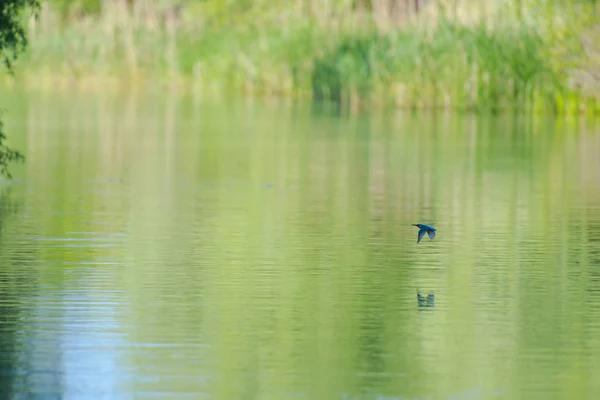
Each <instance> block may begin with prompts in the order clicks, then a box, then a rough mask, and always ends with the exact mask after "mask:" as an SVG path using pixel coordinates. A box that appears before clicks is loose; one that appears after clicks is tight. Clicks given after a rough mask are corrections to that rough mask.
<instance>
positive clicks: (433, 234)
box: [427, 229, 435, 239]
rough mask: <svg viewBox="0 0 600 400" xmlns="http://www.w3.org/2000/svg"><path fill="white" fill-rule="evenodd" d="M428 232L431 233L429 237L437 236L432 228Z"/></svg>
mask: <svg viewBox="0 0 600 400" xmlns="http://www.w3.org/2000/svg"><path fill="white" fill-rule="evenodd" d="M427 234H428V235H429V239H433V238H434V237H435V231H432V230H431V229H430V230H428V231H427Z"/></svg>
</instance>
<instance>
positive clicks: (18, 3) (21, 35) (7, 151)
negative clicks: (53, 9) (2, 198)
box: [0, 0, 39, 179]
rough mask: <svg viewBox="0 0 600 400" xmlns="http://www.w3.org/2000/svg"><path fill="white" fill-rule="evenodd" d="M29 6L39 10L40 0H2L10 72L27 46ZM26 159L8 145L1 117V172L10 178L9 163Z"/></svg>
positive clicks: (0, 34)
mask: <svg viewBox="0 0 600 400" xmlns="http://www.w3.org/2000/svg"><path fill="white" fill-rule="evenodd" d="M28 8H29V9H30V10H31V11H35V10H37V9H38V8H39V0H0V55H1V56H0V57H1V58H2V61H3V62H4V64H5V65H6V67H7V68H8V70H9V71H10V72H12V63H13V61H15V60H16V58H17V57H18V56H19V54H20V53H21V52H22V51H23V50H25V48H26V47H27V34H26V32H25V28H24V26H23V20H22V16H23V11H24V10H25V9H28ZM24 160H25V157H24V156H23V154H21V153H20V152H18V151H16V150H13V149H11V148H10V147H8V146H7V145H6V134H5V133H4V124H3V122H2V120H1V119H0V174H1V175H4V176H5V177H7V178H9V179H10V178H11V174H10V171H9V169H8V166H9V164H10V163H12V162H15V161H24Z"/></svg>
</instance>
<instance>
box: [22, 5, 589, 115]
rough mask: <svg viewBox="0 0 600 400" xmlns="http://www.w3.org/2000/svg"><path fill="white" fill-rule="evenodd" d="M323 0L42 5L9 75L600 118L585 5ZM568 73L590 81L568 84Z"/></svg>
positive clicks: (37, 80)
mask: <svg viewBox="0 0 600 400" xmlns="http://www.w3.org/2000/svg"><path fill="white" fill-rule="evenodd" d="M56 1H58V0H56ZM331 1H332V2H333V3H332V2H324V1H322V0H313V1H308V0H304V1H298V0H296V1H282V2H277V3H274V2H267V1H265V0H246V1H241V2H232V1H217V0H206V1H203V2H192V3H189V6H188V7H187V8H186V9H185V12H184V13H183V14H181V15H179V16H174V15H173V14H170V13H169V12H168V11H165V8H162V9H159V8H150V9H148V8H147V7H146V8H144V9H142V8H138V9H133V10H132V9H128V8H127V7H126V6H125V5H124V3H118V2H106V3H104V6H103V7H102V8H98V7H96V6H95V5H94V4H95V3H94V2H91V1H88V2H83V3H81V2H80V3H81V4H86V7H88V9H89V10H96V11H93V12H92V11H88V14H84V16H83V17H81V16H78V17H66V16H65V15H71V14H68V13H67V14H65V11H64V7H63V8H59V7H58V6H56V7H55V8H52V3H51V4H50V5H47V6H46V7H44V9H43V11H42V13H41V16H40V18H39V20H38V21H37V22H36V23H35V25H33V24H31V23H30V36H31V41H30V48H29V51H28V53H27V54H26V55H25V56H24V57H23V58H22V59H21V60H20V61H19V66H18V68H17V69H16V70H17V71H19V73H18V75H17V77H16V79H17V80H19V81H21V82H25V83H27V84H30V85H34V86H36V87H40V86H47V87H54V86H56V85H63V86H69V87H70V86H72V85H83V86H86V85H87V86H97V87H102V88H104V87H106V86H107V84H108V83H112V84H113V85H114V86H119V85H121V84H123V83H127V84H147V83H151V84H155V83H156V82H160V83H165V84H178V85H180V86H181V87H185V88H190V89H191V90H197V91H201V92H207V93H217V92H231V91H235V92H243V93H246V94H250V95H260V94H276V95H285V96H312V97H313V98H315V99H318V100H327V101H333V102H340V103H347V104H350V105H353V106H388V105H394V106H397V107H403V108H413V109H416V108H457V109H468V110H475V111H481V112H483V111H486V112H487V111H500V110H504V109H517V110H526V111H528V112H547V111H552V112H556V113H580V112H588V113H596V112H599V111H600V109H599V107H598V105H599V104H600V102H598V98H600V82H596V81H594V79H595V78H594V79H592V78H589V76H595V75H594V74H591V75H590V74H589V73H588V72H590V71H591V72H594V73H595V72H596V70H597V69H598V68H599V67H598V66H599V65H600V56H597V55H600V44H596V43H600V40H595V39H596V38H598V39H600V34H598V33H597V32H596V28H595V26H596V24H597V23H598V21H599V20H598V15H600V14H594V11H593V10H594V7H595V5H594V3H593V2H590V1H583V0H581V1H580V2H575V3H576V4H575V5H573V2H561V1H556V2H550V1H546V0H520V1H519V0H506V1H504V2H502V1H497V2H493V1H489V0H481V1H468V0H463V1H460V2H458V3H456V4H457V5H456V6H454V4H455V3H454V2H453V1H450V2H443V1H441V2H439V3H435V2H430V6H429V7H427V8H425V9H423V10H421V12H420V13H419V14H416V15H415V14H410V13H407V11H406V10H405V11H404V14H402V13H400V11H396V14H394V15H393V16H391V15H387V16H386V15H385V13H384V12H383V11H385V10H390V9H391V8H389V7H388V8H386V9H383V8H381V9H378V8H377V7H376V6H375V5H374V4H373V3H371V2H368V1H363V2H362V4H363V5H364V6H362V7H357V6H356V4H358V3H356V2H350V1H345V0H331ZM434 3H435V5H434ZM61 4H62V3H61ZM77 4H79V3H77ZM327 4H329V5H330V6H331V7H330V8H326V5H327ZM376 4H382V3H376ZM390 4H392V3H389V4H388V6H390ZM334 5H335V7H334ZM58 10H62V11H61V12H62V13H60V12H58ZM327 10H329V14H328V15H326V14H327ZM382 10H383V11H382ZM598 12H600V10H599V11H598ZM399 13H400V14H399ZM586 38H589V40H587V43H588V48H587V49H585V50H586V51H583V50H584V45H585V43H586ZM589 43H592V44H591V45H589ZM596 51H597V53H598V54H596V53H595V52H596ZM599 70H600V69H599ZM586 73H587V75H586ZM578 76H579V77H587V78H585V79H584V78H580V79H579V84H577V85H573V83H572V82H573V81H577V79H575V78H577V77H578ZM599 76H600V75H599ZM590 79H591V80H590ZM599 80H600V78H599Z"/></svg>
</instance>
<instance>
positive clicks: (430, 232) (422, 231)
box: [412, 224, 436, 243]
mask: <svg viewBox="0 0 600 400" xmlns="http://www.w3.org/2000/svg"><path fill="white" fill-rule="evenodd" d="M412 225H413V226H416V227H417V228H419V238H418V239H417V243H419V242H420V241H421V239H423V235H425V232H427V234H428V235H429V239H433V238H434V237H435V231H436V229H435V228H434V227H433V226H429V225H424V224H412Z"/></svg>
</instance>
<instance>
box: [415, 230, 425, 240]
mask: <svg viewBox="0 0 600 400" xmlns="http://www.w3.org/2000/svg"><path fill="white" fill-rule="evenodd" d="M425 231H426V230H425V229H419V239H417V243H419V242H420V241H421V239H423V235H425Z"/></svg>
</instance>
